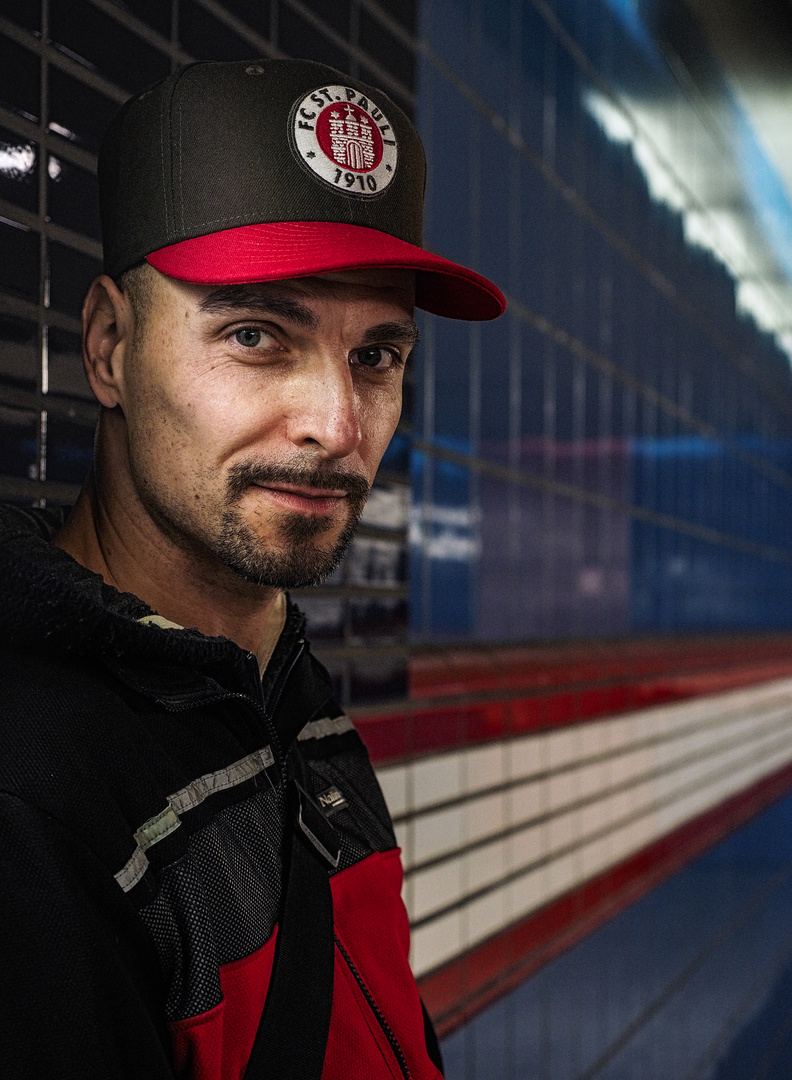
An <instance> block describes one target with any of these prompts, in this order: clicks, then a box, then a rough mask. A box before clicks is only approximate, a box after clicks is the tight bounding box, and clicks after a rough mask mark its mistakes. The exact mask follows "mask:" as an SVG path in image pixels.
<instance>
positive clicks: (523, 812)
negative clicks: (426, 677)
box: [379, 679, 792, 975]
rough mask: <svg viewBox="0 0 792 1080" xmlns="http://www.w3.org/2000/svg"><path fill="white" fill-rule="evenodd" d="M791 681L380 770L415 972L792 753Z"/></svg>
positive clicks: (466, 946) (638, 845) (645, 843)
mask: <svg viewBox="0 0 792 1080" xmlns="http://www.w3.org/2000/svg"><path fill="white" fill-rule="evenodd" d="M791 716H792V680H789V679H786V680H781V681H779V682H773V683H768V684H764V685H763V686H762V687H761V689H756V688H752V689H750V690H740V691H736V692H731V693H729V694H727V695H723V696H721V695H717V696H714V697H706V698H699V699H695V700H694V701H692V702H684V703H679V704H674V705H667V706H662V707H659V708H654V709H651V710H645V711H641V712H637V713H628V714H626V715H623V716H619V717H615V718H612V719H608V720H601V721H595V722H592V723H589V724H584V725H582V726H573V727H570V728H566V729H561V730H559V731H553V732H547V733H542V734H538V735H529V736H525V737H523V738H519V739H515V740H513V741H511V742H509V743H494V744H489V745H485V746H479V747H474V748H471V749H468V750H464V751H458V750H451V751H448V752H447V753H444V754H438V755H435V756H432V757H431V758H429V759H428V760H425V761H415V762H411V763H409V764H407V765H396V766H392V767H391V768H385V769H381V770H380V772H379V777H380V781H381V783H382V784H383V787H384V790H385V792H386V796H387V798H388V803H389V806H390V808H391V811H392V813H393V814H394V816H395V820H396V826H397V832H398V836H399V838H400V841H401V844H402V850H403V852H404V863H405V871H406V892H405V895H406V898H407V905H408V909H409V911H410V914H411V918H412V925H413V954H412V956H413V965H414V968H415V971H416V973H417V974H418V975H424V974H426V973H427V972H429V971H432V970H434V969H436V968H438V967H439V966H440V965H441V964H443V963H446V962H447V961H449V960H450V959H452V958H454V957H456V956H458V955H459V954H460V953H461V952H463V951H464V950H466V949H469V948H471V947H472V946H473V945H476V944H478V943H479V942H481V941H483V940H485V939H486V938H489V937H491V936H492V934H493V933H495V932H496V931H498V930H501V929H502V928H503V927H504V926H507V925H509V924H511V923H514V922H516V921H517V920H520V919H522V918H524V917H525V916H526V915H528V914H530V913H531V912H532V911H535V910H537V909H538V908H540V907H542V906H543V905H545V904H547V903H548V902H549V901H550V900H552V899H555V898H556V897H557V896H559V895H560V894H562V893H564V892H567V891H568V890H570V889H573V888H575V887H576V886H579V885H580V884H582V883H583V882H584V881H587V880H588V879H590V878H593V877H595V876H596V875H598V874H600V873H602V872H603V871H604V870H606V869H607V868H608V867H610V866H612V865H614V864H616V863H618V862H622V861H623V860H625V859H627V858H628V857H629V856H630V855H633V854H634V853H635V852H636V851H638V850H640V849H642V848H644V847H647V846H648V845H649V844H651V843H653V842H654V841H656V840H658V839H659V838H660V837H662V836H665V835H666V834H667V833H670V832H672V831H673V830H674V829H676V828H678V827H679V826H680V825H682V824H683V823H685V822H686V821H688V820H690V819H691V818H693V817H695V816H697V815H699V814H701V813H703V812H704V811H705V810H708V809H710V808H711V807H713V806H716V805H718V804H719V803H721V802H724V801H725V800H726V799H728V798H729V797H730V796H731V795H733V794H735V793H736V792H738V791H741V790H743V789H744V788H747V787H749V786H750V785H751V784H753V783H754V782H755V781H756V780H758V779H760V778H761V777H763V776H765V775H768V774H770V773H773V772H775V771H777V770H779V769H780V768H782V767H783V766H785V765H786V764H788V763H789V762H790V761H792V728H791V727H790V717H791Z"/></svg>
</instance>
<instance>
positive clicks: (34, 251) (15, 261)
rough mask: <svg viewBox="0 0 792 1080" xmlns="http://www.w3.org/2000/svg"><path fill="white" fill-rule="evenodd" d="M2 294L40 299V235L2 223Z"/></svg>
mask: <svg viewBox="0 0 792 1080" xmlns="http://www.w3.org/2000/svg"><path fill="white" fill-rule="evenodd" d="M0 251H2V253H3V257H2V258H1V259H0V290H4V291H6V292H11V293H15V294H16V295H17V296H23V297H24V298H25V299H26V300H33V301H38V299H39V265H40V257H39V234H38V233H37V232H33V230H32V229H26V228H24V227H22V226H18V225H15V224H10V223H8V222H5V221H2V220H0Z"/></svg>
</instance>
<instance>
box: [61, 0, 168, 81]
mask: <svg viewBox="0 0 792 1080" xmlns="http://www.w3.org/2000/svg"><path fill="white" fill-rule="evenodd" d="M49 31H50V37H51V39H52V42H53V44H54V46H55V47H56V48H58V47H59V46H61V47H65V49H67V50H68V53H67V55H71V56H72V57H75V58H77V59H78V61H79V62H81V63H82V64H83V65H84V66H85V67H87V68H88V69H91V68H93V69H94V70H95V71H99V72H100V73H101V74H102V75H104V76H105V78H107V79H109V81H110V82H112V83H115V84H116V86H120V87H123V88H124V89H126V90H129V91H135V90H142V89H143V88H144V87H146V86H149V85H150V84H151V83H153V82H156V81H157V80H158V79H164V78H165V76H166V75H168V74H169V72H170V62H169V60H168V57H167V56H166V55H165V53H163V52H160V51H159V50H158V49H156V48H154V47H153V46H152V45H149V44H148V42H145V41H143V40H142V39H141V38H139V37H138V36H137V35H136V34H133V33H132V32H131V31H130V30H127V28H126V27H125V26H122V25H121V23H119V22H117V21H116V20H115V19H114V18H112V16H110V15H107V14H105V12H103V11H101V10H100V9H98V8H96V7H94V6H93V4H90V3H88V2H87V0H69V4H68V7H64V6H63V5H62V4H53V5H52V10H51V12H50V26H49Z"/></svg>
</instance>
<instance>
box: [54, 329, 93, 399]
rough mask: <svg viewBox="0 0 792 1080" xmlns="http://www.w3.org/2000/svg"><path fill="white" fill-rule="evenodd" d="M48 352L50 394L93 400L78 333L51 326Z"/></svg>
mask: <svg viewBox="0 0 792 1080" xmlns="http://www.w3.org/2000/svg"><path fill="white" fill-rule="evenodd" d="M48 352H49V359H48V368H49V392H50V394H58V395H61V394H62V395H66V396H68V397H77V398H89V399H91V400H93V394H92V393H91V389H90V387H89V386H88V382H87V380H86V378H85V371H84V370H83V362H82V344H81V342H80V338H79V337H78V335H77V334H70V333H69V332H68V331H67V330H61V329H60V328H59V327H57V326H51V327H50V328H49V349H48Z"/></svg>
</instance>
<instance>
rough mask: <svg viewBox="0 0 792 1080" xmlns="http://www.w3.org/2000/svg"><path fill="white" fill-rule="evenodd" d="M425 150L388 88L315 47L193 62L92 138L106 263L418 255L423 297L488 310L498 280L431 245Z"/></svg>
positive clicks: (334, 267) (438, 308)
mask: <svg viewBox="0 0 792 1080" xmlns="http://www.w3.org/2000/svg"><path fill="white" fill-rule="evenodd" d="M425 177H426V164H425V157H424V151H423V146H422V145H421V140H420V138H419V136H418V133H417V131H416V130H415V128H414V126H413V125H412V123H411V122H410V120H409V119H408V118H407V116H406V115H405V114H404V113H403V112H402V110H401V109H399V107H398V106H397V105H396V104H395V103H394V102H393V101H391V100H390V98H389V97H388V96H387V95H386V94H384V93H383V92H382V91H381V90H377V89H376V88H374V87H371V86H368V85H367V84H366V83H363V82H361V81H360V80H359V79H354V78H350V77H349V76H348V75H346V74H344V73H343V72H341V71H337V70H336V69H335V68H331V67H327V66H325V65H323V64H317V63H314V62H313V61H309V60H254V61H232V62H219V61H210V62H199V63H195V64H189V65H187V66H186V67H183V68H181V69H180V70H179V71H177V72H175V73H174V74H172V75H171V76H169V77H168V78H167V79H164V80H163V81H162V82H159V83H157V84H156V85H155V86H152V87H150V88H149V89H147V90H144V91H142V92H141V93H139V94H137V95H135V96H134V97H132V98H130V99H129V100H128V101H127V102H126V103H125V104H124V105H123V106H122V107H121V109H120V110H119V112H118V113H117V114H116V116H115V117H114V119H113V120H112V121H111V123H110V127H109V128H108V130H107V133H106V135H105V138H104V141H103V143H102V147H101V151H100V154H99V201H100V211H101V218H102V237H103V242H104V260H105V272H106V273H107V274H109V275H110V276H111V277H113V278H118V277H119V276H120V275H121V274H122V273H123V272H124V271H125V270H128V269H130V268H131V267H132V266H135V265H136V264H137V263H139V262H141V261H143V260H144V259H145V260H147V261H148V262H149V263H150V264H151V265H152V266H153V267H155V269H157V270H159V271H161V272H162V273H164V274H167V275H169V276H170V277H174V278H178V279H180V280H182V281H191V282H199V283H203V284H242V283H245V282H254V281H277V280H279V279H284V278H293V277H306V276H310V275H314V274H321V273H329V272H332V271H338V270H352V269H363V268H367V267H401V268H406V269H411V270H415V271H416V305H417V306H418V307H420V308H423V309H425V310H427V311H430V312H433V313H435V314H438V315H445V316H447V317H449V318H454V319H468V320H473V321H478V320H484V319H494V318H497V316H499V315H501V314H502V313H503V311H504V310H505V307H506V301H505V299H504V297H503V294H502V293H501V292H500V290H499V289H498V288H497V286H495V285H494V284H493V283H492V282H491V281H488V280H487V279H486V278H485V277H482V275H480V274H478V273H476V272H475V271H474V270H470V269H468V268H467V267H464V266H460V265H459V264H457V263H454V262H451V261H449V260H448V259H444V258H441V257H440V256H439V255H435V254H433V253H432V252H430V251H428V250H426V249H425V248H423V247H422V218H423V195H424V184H425Z"/></svg>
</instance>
